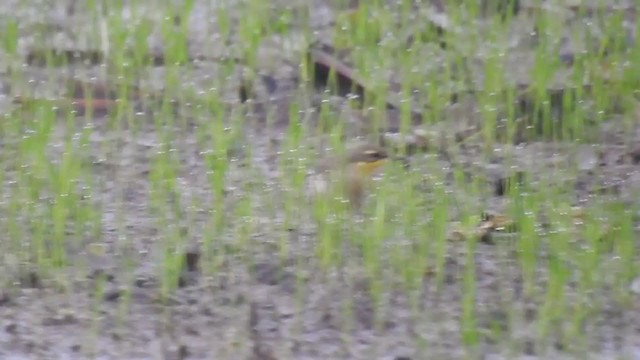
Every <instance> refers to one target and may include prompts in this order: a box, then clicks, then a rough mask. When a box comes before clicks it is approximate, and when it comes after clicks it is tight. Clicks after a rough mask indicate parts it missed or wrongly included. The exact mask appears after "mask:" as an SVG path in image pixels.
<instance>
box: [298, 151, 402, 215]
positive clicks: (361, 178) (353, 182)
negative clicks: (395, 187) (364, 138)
mask: <svg viewBox="0 0 640 360" xmlns="http://www.w3.org/2000/svg"><path fill="white" fill-rule="evenodd" d="M389 159H390V156H389V153H388V152H387V150H386V149H384V148H383V147H381V146H379V145H376V144H373V143H368V142H365V143H359V144H357V145H355V146H351V147H350V148H348V149H347V151H346V153H345V154H344V155H343V156H339V155H333V156H328V157H325V158H324V159H322V160H320V161H319V162H318V163H317V165H316V166H315V168H314V169H313V172H312V174H311V176H310V179H309V184H310V188H311V189H310V191H311V192H312V193H313V195H314V196H315V197H319V196H321V197H325V198H326V196H330V195H332V194H335V195H339V196H343V197H345V198H346V200H348V203H349V205H350V206H351V208H352V209H361V207H362V205H363V201H364V199H365V195H366V191H365V190H366V187H367V183H368V181H369V180H370V179H371V177H372V176H373V175H374V173H375V172H376V171H377V170H379V169H380V168H381V167H382V166H383V165H384V164H385V163H386V162H387V161H388V160H389ZM333 190H337V193H332V191H333Z"/></svg>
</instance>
